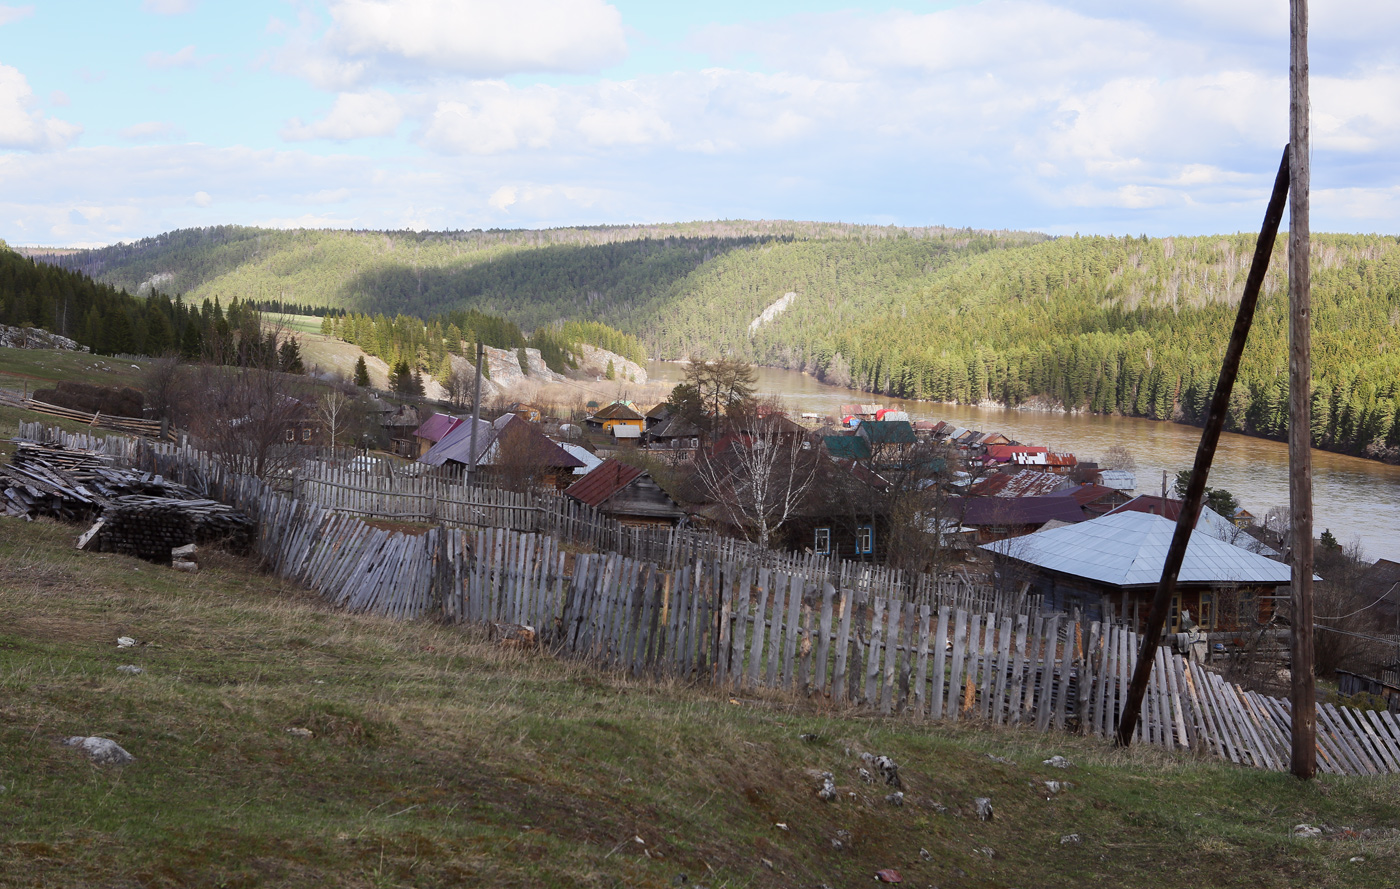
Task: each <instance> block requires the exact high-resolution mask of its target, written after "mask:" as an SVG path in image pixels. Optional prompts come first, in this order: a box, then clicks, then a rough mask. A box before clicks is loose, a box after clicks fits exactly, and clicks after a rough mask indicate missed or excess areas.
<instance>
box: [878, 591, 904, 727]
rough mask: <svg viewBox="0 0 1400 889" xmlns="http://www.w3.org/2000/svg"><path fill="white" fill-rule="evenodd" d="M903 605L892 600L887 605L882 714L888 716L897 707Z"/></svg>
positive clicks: (881, 699) (882, 671) (881, 672)
mask: <svg viewBox="0 0 1400 889" xmlns="http://www.w3.org/2000/svg"><path fill="white" fill-rule="evenodd" d="M902 611H903V603H902V602H900V601H899V600H898V599H894V598H890V599H889V600H888V601H887V603H886V605H885V633H884V640H885V653H884V667H883V668H882V669H881V671H880V674H881V675H880V683H879V684H880V712H881V713H883V714H884V715H886V716H888V715H890V713H892V712H893V711H894V707H895V687H894V674H895V669H896V667H895V658H896V655H897V654H898V653H899V625H900V615H901V612H902Z"/></svg>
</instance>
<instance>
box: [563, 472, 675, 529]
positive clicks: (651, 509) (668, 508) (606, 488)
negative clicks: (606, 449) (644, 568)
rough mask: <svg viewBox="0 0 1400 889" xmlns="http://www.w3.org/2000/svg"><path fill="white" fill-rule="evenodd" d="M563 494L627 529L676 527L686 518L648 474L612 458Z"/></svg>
mask: <svg viewBox="0 0 1400 889" xmlns="http://www.w3.org/2000/svg"><path fill="white" fill-rule="evenodd" d="M564 494H565V496H567V497H571V498H573V499H574V500H577V501H579V502H580V503H586V504H587V505H589V506H592V507H593V508H595V509H597V510H599V511H601V512H603V513H604V514H606V515H609V516H612V517H613V518H615V519H617V520H618V521H620V522H622V523H623V524H626V525H638V526H651V525H676V524H678V523H679V522H680V521H681V519H683V518H684V517H685V510H683V509H681V508H680V506H679V505H677V504H676V501H674V500H672V499H671V495H669V494H667V493H666V492H665V491H663V490H662V489H661V486H660V485H658V484H657V483H656V482H655V481H654V480H653V479H652V477H651V476H650V475H649V474H648V473H647V472H646V471H645V470H643V469H641V468H639V467H636V466H628V465H627V464H626V463H622V462H620V461H618V460H616V459H613V458H609V459H607V460H604V461H603V462H602V463H601V464H600V465H599V466H598V467H597V468H595V469H594V470H593V471H591V472H589V473H588V474H587V475H585V476H584V477H583V478H581V479H579V480H578V481H576V482H574V483H573V484H572V485H570V486H569V487H568V488H567V489H566V490H565V491H564Z"/></svg>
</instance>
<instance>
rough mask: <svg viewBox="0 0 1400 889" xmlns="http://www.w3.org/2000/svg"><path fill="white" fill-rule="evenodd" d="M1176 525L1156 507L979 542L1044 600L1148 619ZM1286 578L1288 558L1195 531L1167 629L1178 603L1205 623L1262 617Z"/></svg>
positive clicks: (1174, 623)
mask: <svg viewBox="0 0 1400 889" xmlns="http://www.w3.org/2000/svg"><path fill="white" fill-rule="evenodd" d="M1042 499H1051V498H1042ZM1058 499H1070V498H1064V497H1061V498H1058ZM1012 502H1014V501H1012ZM1071 502H1072V501H1071ZM1175 530H1176V523H1175V522H1172V521H1169V520H1168V519H1165V518H1163V517H1162V516H1160V515H1151V514H1148V513H1143V512H1131V511H1129V512H1120V513H1116V514H1111V515H1106V516H1102V517H1100V518H1096V519H1091V520H1089V521H1085V522H1080V523H1078V524H1074V525H1069V526H1065V527H1058V528H1054V529H1051V530H1047V531H1041V532H1040V533H1038V534H1030V535H1027V536H1024V537H1019V538H1016V539H1011V540H1000V541H997V542H995V543H989V544H985V545H983V546H982V549H983V550H985V551H987V552H989V553H991V554H993V555H994V556H995V557H997V559H998V561H999V565H998V568H997V571H998V574H999V580H1000V581H1001V582H1002V583H1004V584H1007V585H1013V586H1021V585H1024V586H1026V587H1027V588H1028V589H1029V591H1030V592H1031V593H1035V594H1040V595H1041V596H1043V597H1044V600H1043V601H1044V604H1045V607H1046V608H1053V609H1055V610H1059V611H1066V612H1069V611H1074V610H1076V609H1078V610H1081V611H1083V612H1084V613H1085V615H1086V616H1087V617H1088V619H1089V620H1100V619H1102V618H1103V616H1104V615H1103V610H1104V605H1105V604H1107V605H1109V606H1111V607H1112V608H1113V610H1114V612H1115V613H1117V614H1129V615H1131V614H1137V615H1138V616H1139V620H1140V621H1145V620H1146V618H1147V611H1148V608H1149V607H1150V606H1151V602H1152V597H1153V595H1154V594H1155V593H1156V590H1157V583H1158V581H1159V580H1161V577H1162V564H1163V562H1164V561H1165V560H1166V555H1167V550H1168V548H1169V546H1170V544H1171V538H1172V535H1173V533H1174V532H1175ZM1289 581H1290V569H1289V566H1288V565H1285V564H1283V563H1282V562H1276V561H1274V560H1272V559H1268V558H1265V557H1263V556H1260V555H1257V554H1255V553H1252V552H1250V551H1248V550H1246V549H1242V548H1240V547H1238V546H1233V545H1231V544H1229V543H1226V542H1225V541H1223V540H1219V539H1217V538H1215V537H1212V536H1211V535H1209V534H1207V533H1205V532H1203V531H1193V532H1192V533H1191V540H1190V543H1189V544H1188V546H1187V549H1186V558H1185V560H1184V561H1183V563H1182V566H1181V571H1180V573H1179V575H1178V577H1177V587H1176V596H1175V598H1173V600H1172V603H1171V612H1170V615H1169V617H1168V623H1167V627H1166V631H1167V632H1169V633H1176V632H1180V631H1181V629H1182V627H1181V619H1182V612H1183V611H1189V612H1190V614H1191V617H1192V619H1193V620H1195V621H1196V623H1197V624H1199V626H1200V627H1201V628H1202V629H1204V630H1206V631H1234V630H1239V629H1245V628H1248V627H1250V626H1258V625H1262V624H1264V623H1267V622H1268V620H1269V618H1270V617H1271V616H1272V614H1273V604H1274V601H1275V597H1276V596H1278V595H1279V591H1280V590H1281V589H1283V588H1286V587H1287V585H1288V584H1289Z"/></svg>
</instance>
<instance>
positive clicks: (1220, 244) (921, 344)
mask: <svg viewBox="0 0 1400 889" xmlns="http://www.w3.org/2000/svg"><path fill="white" fill-rule="evenodd" d="M1254 243H1255V237H1254V236H1253V235H1232V236H1224V237H1197V238H1167V239H1153V240H1149V239H1137V238H1123V239H1114V238H1062V239H1059V240H1056V241H1053V242H1049V243H1045V244H1040V245H1036V246H1033V247H1028V248H1026V249H1023V250H1014V251H998V252H995V253H988V254H986V255H983V256H979V257H975V258H972V259H969V260H967V261H966V262H962V263H959V264H958V265H956V266H955V267H949V268H947V269H944V270H942V271H940V272H938V273H936V274H935V275H933V276H932V280H930V281H929V282H928V283H927V285H926V286H925V287H923V288H922V289H921V290H919V291H918V293H917V294H915V295H912V296H910V297H909V298H906V299H901V300H898V301H895V302H891V303H888V304H886V305H884V306H883V307H882V308H881V310H880V311H878V312H874V313H872V314H871V315H870V316H869V317H867V318H865V319H864V320H863V321H862V323H860V324H858V325H854V326H852V327H848V328H842V329H840V330H834V331H824V332H821V333H818V334H815V335H811V334H808V333H807V331H808V330H809V329H810V328H809V327H806V326H803V325H802V324H801V321H800V319H799V318H797V317H794V318H792V319H787V318H786V317H785V318H784V319H783V322H782V323H779V324H776V325H774V326H773V327H772V328H771V329H770V330H768V331H767V332H766V333H764V334H763V335H762V336H761V337H759V338H757V339H756V340H755V343H754V347H753V348H754V352H755V353H756V354H758V355H759V356H760V357H763V356H768V355H773V356H777V355H781V354H784V353H786V352H788V351H792V350H797V351H803V352H806V353H807V354H808V355H809V356H810V357H809V358H808V363H809V365H816V366H818V367H820V366H822V365H823V363H825V367H826V368H828V373H830V369H831V368H832V367H833V365H835V369H836V370H838V371H846V366H847V365H849V371H848V373H849V374H850V377H851V379H852V380H853V382H854V383H855V384H856V385H858V386H860V387H862V388H867V389H870V390H872V391H878V392H885V393H889V394H893V395H902V396H906V397H911V398H929V399H935V400H947V401H951V400H956V401H960V402H978V401H982V400H994V401H999V402H1003V403H1007V404H1012V405H1015V404H1020V403H1022V402H1025V401H1027V400H1029V399H1032V398H1041V399H1044V400H1048V401H1052V402H1057V403H1060V404H1063V405H1066V406H1068V407H1071V408H1083V409H1088V410H1092V411H1097V412H1121V413H1124V414H1131V415H1135V416H1144V417H1153V418H1157V419H1179V420H1185V421H1186V422H1191V423H1199V422H1202V420H1203V418H1204V413H1205V411H1206V408H1207V406H1208V403H1209V399H1210V396H1211V394H1212V393H1213V391H1214V386H1215V380H1216V377H1217V375H1218V372H1219V367H1220V361H1221V357H1222V355H1223V353H1224V349H1225V343H1226V340H1227V339H1228V337H1229V331H1230V327H1231V325H1232V324H1233V322H1234V315H1235V307H1236V304H1237V303H1238V300H1239V296H1240V293H1241V292H1242V290H1243V288H1244V279H1245V277H1246V275H1247V274H1248V270H1249V263H1250V259H1251V256H1252V254H1253V249H1254ZM1312 294H1313V296H1312V304H1313V380H1314V396H1313V418H1314V419H1313V440H1314V442H1315V443H1316V444H1317V445H1318V446H1320V447H1325V448H1328V449H1330V450H1338V451H1343V452H1347V453H1356V454H1367V455H1369V456H1374V457H1380V458H1384V459H1389V460H1392V461H1394V460H1396V459H1397V458H1400V238H1395V237H1383V236H1376V235H1368V236H1363V235H1314V236H1313V282H1312ZM789 324H791V325H793V326H792V327H791V328H789V326H788V325H789ZM1287 336H1288V334H1287V276H1286V274H1285V247H1284V240H1283V239H1280V240H1279V242H1278V244H1277V247H1276V250H1275V253H1274V256H1273V258H1272V262H1271V263H1270V271H1269V276H1268V279H1267V281H1266V285H1265V293H1264V295H1263V297H1262V298H1261V300H1260V304H1259V308H1258V312H1257V315H1256V318H1255V322H1254V327H1253V330H1252V332H1251V334H1250V339H1249V345H1248V348H1247V350H1246V352H1245V356H1244V361H1243V364H1242V366H1241V371H1240V377H1239V382H1238V383H1237V384H1236V387H1235V392H1234V397H1233V398H1232V400H1231V412H1230V415H1229V418H1228V420H1227V425H1228V428H1230V429H1233V430H1237V431H1241V432H1247V433H1250V434H1255V435H1262V436H1267V437H1275V438H1277V437H1282V436H1283V435H1285V434H1286V428H1287V400H1286V396H1287V388H1288V358H1287ZM838 353H840V355H841V358H840V359H837V358H836V357H835V356H836V355H837V354H838Z"/></svg>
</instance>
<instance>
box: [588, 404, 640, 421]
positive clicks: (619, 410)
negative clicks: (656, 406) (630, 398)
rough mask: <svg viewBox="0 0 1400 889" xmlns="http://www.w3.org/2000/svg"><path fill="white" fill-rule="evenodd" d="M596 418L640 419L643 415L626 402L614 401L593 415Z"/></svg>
mask: <svg viewBox="0 0 1400 889" xmlns="http://www.w3.org/2000/svg"><path fill="white" fill-rule="evenodd" d="M591 419H594V420H640V419H642V415H641V414H639V413H637V412H636V411H635V410H633V409H632V408H631V407H630V406H629V405H628V404H627V403H626V402H623V401H614V402H613V403H612V404H610V405H608V406H607V407H605V408H603V409H601V410H599V411H598V412H597V413H596V414H594V415H593V416H592V418H591Z"/></svg>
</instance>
